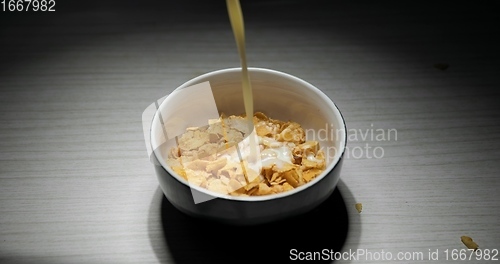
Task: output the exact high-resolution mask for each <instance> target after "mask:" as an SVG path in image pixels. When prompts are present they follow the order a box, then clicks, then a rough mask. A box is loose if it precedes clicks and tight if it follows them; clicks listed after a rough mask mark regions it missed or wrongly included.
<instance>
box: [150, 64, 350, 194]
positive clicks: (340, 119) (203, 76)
mask: <svg viewBox="0 0 500 264" xmlns="http://www.w3.org/2000/svg"><path fill="white" fill-rule="evenodd" d="M233 72H241V67H234V68H225V69H219V70H214V71H210V72H206V73H204V74H201V75H198V76H196V77H194V78H192V79H190V80H188V81H186V82H184V83H183V84H181V85H180V86H178V87H177V88H175V89H174V90H173V91H172V92H171V93H170V94H168V95H167V96H165V97H164V98H163V100H162V102H161V103H160V104H159V105H158V109H156V111H155V114H154V115H153V118H152V121H151V126H150V129H149V130H150V131H149V133H150V138H151V140H150V145H151V149H152V150H153V151H152V155H154V158H155V159H156V160H157V161H158V162H159V163H160V167H161V168H162V169H163V170H165V171H166V172H167V173H168V174H169V175H170V176H172V177H173V178H174V179H176V180H177V181H179V182H180V183H182V184H183V185H185V186H187V187H188V188H191V189H195V190H197V191H199V192H200V193H203V194H206V195H209V196H212V197H214V198H218V199H225V200H232V201H242V202H243V201H269V200H273V199H280V198H285V197H288V196H291V195H294V194H297V193H299V192H302V191H304V190H306V189H307V188H309V187H310V186H313V185H315V184H316V183H318V182H319V181H321V180H322V179H323V178H325V177H326V176H327V175H328V174H330V173H331V172H332V171H333V170H334V169H335V167H337V165H338V164H339V163H340V162H341V160H342V159H343V156H344V153H345V150H346V146H347V126H346V123H345V119H344V116H343V115H342V112H341V111H340V109H339V108H338V107H337V105H336V104H335V103H334V102H333V100H332V99H331V98H330V97H328V96H327V95H326V94H325V93H324V92H323V91H321V90H320V89H319V88H317V87H316V86H314V85H312V84H311V83H309V82H307V81H305V80H303V79H301V78H299V77H297V76H294V75H291V74H289V73H285V72H281V71H277V70H273V69H267V68H259V67H248V72H249V73H252V72H263V73H267V74H274V75H279V76H281V77H284V78H288V79H291V80H293V81H294V82H298V83H300V84H301V85H303V86H306V87H307V88H308V89H309V90H311V91H312V92H315V93H316V94H317V95H318V96H320V97H321V98H322V99H323V100H324V101H325V102H326V103H327V104H329V105H330V108H332V109H333V110H334V111H335V115H336V116H337V117H338V122H339V123H340V124H341V125H342V129H343V133H342V137H343V140H342V141H340V148H341V152H340V154H338V155H336V157H335V160H334V161H332V162H331V163H330V165H328V166H327V168H325V170H324V171H323V172H321V174H319V175H318V176H316V177H315V178H314V179H313V180H312V181H310V182H308V183H306V184H304V185H301V186H299V187H296V188H294V189H293V190H289V191H285V192H281V193H276V194H269V195H261V196H235V195H230V194H222V193H218V192H214V191H210V190H208V189H206V188H203V187H200V186H196V185H194V186H193V185H191V184H189V182H188V181H187V180H185V179H184V178H183V177H181V176H180V175H178V174H177V173H176V172H174V171H173V170H172V169H171V168H170V166H168V164H167V163H166V161H165V160H164V159H162V158H161V157H162V156H161V154H160V153H159V151H157V149H158V148H157V149H155V147H154V146H155V145H158V144H156V136H155V133H153V126H154V125H155V120H156V119H157V118H159V117H158V112H159V111H160V109H161V108H162V105H163V104H164V103H165V102H167V101H168V100H167V99H168V98H169V96H170V95H171V94H173V93H174V92H175V91H177V90H180V89H184V88H186V87H189V86H192V85H194V84H197V83H200V81H201V80H203V79H206V78H208V77H210V76H213V75H220V74H225V73H233ZM154 143H155V144H154ZM160 146H161V144H160ZM191 191H193V190H191Z"/></svg>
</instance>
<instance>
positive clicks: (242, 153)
mask: <svg viewBox="0 0 500 264" xmlns="http://www.w3.org/2000/svg"><path fill="white" fill-rule="evenodd" d="M253 125H254V128H255V133H254V134H252V133H251V132H252V131H249V130H250V126H249V125H248V123H247V119H246V118H245V117H244V116H234V115H232V116H228V117H226V116H224V115H221V117H220V118H219V119H211V120H208V126H204V127H189V128H187V129H186V132H185V133H184V134H182V135H181V136H179V137H178V138H177V143H178V146H176V147H173V148H172V149H170V151H169V156H168V160H167V162H168V164H169V165H170V167H171V168H172V169H173V170H174V171H175V172H176V173H177V174H179V175H180V176H182V177H183V178H184V179H186V180H187V181H188V182H189V183H190V184H193V185H196V186H200V187H203V188H206V189H208V190H211V191H214V192H218V193H223V194H231V195H241V196H251V195H269V194H275V193H281V192H286V191H290V190H293V189H295V188H297V187H299V186H301V185H303V184H306V183H308V182H310V181H312V180H313V179H314V178H316V177H317V176H318V175H320V174H321V173H322V172H323V171H324V170H325V167H326V161H325V155H324V153H323V151H322V150H321V149H320V146H319V142H317V141H306V137H305V131H304V129H303V128H302V127H301V126H300V124H298V123H296V122H291V121H289V122H284V121H281V120H275V119H272V118H269V117H267V116H266V115H265V114H263V113H261V112H257V113H255V114H254V116H253ZM252 136H254V137H253V139H255V141H258V142H255V143H258V149H255V148H254V149H252V148H251V146H252V144H251V143H248V139H250V141H251V140H252V138H251V137H252ZM257 150H258V151H259V152H258V154H259V155H257V156H258V157H259V158H253V159H259V160H258V161H255V160H253V159H252V158H251V157H256V156H252V155H251V153H254V152H252V151H257ZM249 153H250V154H249ZM254 154H255V153H254Z"/></svg>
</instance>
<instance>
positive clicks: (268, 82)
mask: <svg viewBox="0 0 500 264" xmlns="http://www.w3.org/2000/svg"><path fill="white" fill-rule="evenodd" d="M248 71H249V75H250V80H251V84H252V90H253V97H254V111H260V112H263V113H265V114H266V115H267V116H269V117H271V118H273V119H279V120H284V121H288V120H290V121H295V122H297V123H299V124H301V125H302V127H303V128H304V130H305V131H306V140H317V141H319V144H320V146H321V147H322V148H323V151H324V152H325V156H326V169H325V170H324V171H323V172H322V173H321V174H320V175H318V176H317V177H316V178H315V179H313V180H312V181H310V182H308V183H306V184H304V185H302V186H299V187H297V188H295V189H293V190H290V191H286V192H282V193H278V194H271V195H263V196H248V197H243V196H232V195H229V194H221V193H215V192H211V191H209V190H207V189H205V188H202V187H198V186H190V184H189V183H188V181H186V180H185V179H184V178H183V177H181V176H180V175H178V174H177V173H175V172H174V171H173V170H172V169H171V168H170V167H169V166H168V165H167V163H166V158H167V155H168V152H169V149H170V148H171V147H172V146H175V142H176V141H175V136H176V134H178V133H180V132H176V130H177V131H181V130H183V129H185V128H187V127H189V126H192V124H193V123H196V122H205V124H206V123H207V119H206V118H207V116H213V115H218V114H220V113H224V114H226V115H232V114H235V115H238V114H242V113H244V112H245V109H244V104H243V92H242V89H241V76H242V75H241V68H230V69H222V70H217V71H213V72H209V73H206V74H203V75H201V76H198V77H196V78H193V79H191V80H189V81H187V82H185V83H184V84H182V85H181V86H179V87H178V88H176V89H175V90H174V91H173V92H172V93H171V94H169V95H168V96H167V97H166V98H165V99H164V100H163V101H162V103H161V104H160V105H159V107H158V109H157V111H156V113H155V114H154V117H153V120H152V123H151V129H150V133H151V134H150V137H151V148H152V149H153V150H154V151H153V154H152V155H151V158H152V160H153V164H154V167H155V172H156V175H157V178H158V181H159V184H160V187H161V189H162V191H163V193H164V194H165V196H166V198H167V199H168V201H169V202H170V203H172V205H173V206H174V207H176V208H177V209H179V210H180V211H182V212H184V213H186V214H188V215H190V216H193V217H199V218H204V219H208V220H212V221H216V222H221V223H227V224H231V225H256V224H263V223H269V222H273V221H278V220H282V219H285V218H288V217H292V216H297V215H299V214H303V213H306V212H308V211H310V210H312V209H314V208H315V207H316V206H318V205H319V204H321V203H322V202H323V201H325V200H326V199H327V198H328V197H329V196H330V195H331V194H332V193H333V191H334V190H335V188H336V185H337V182H338V180H339V178H340V172H341V167H342V162H343V155H344V150H345V148H346V138H347V136H346V125H345V121H344V118H343V117H342V114H341V113H340V111H339V109H338V108H337V106H336V105H335V104H334V102H333V101H332V100H331V99H330V98H329V97H328V96H327V95H325V94H324V93H323V92H322V91H321V90H320V89H318V88H316V87H315V86H314V85H312V84H310V83H308V82H306V81H304V80H302V79H300V78H298V77H295V76H293V75H290V74H287V73H284V72H279V71H276V70H271V69H263V68H249V69H248ZM207 84H208V85H209V86H208V87H209V89H208V91H209V92H208V93H207V89H206V87H207V86H206V85H207ZM204 85H205V86H204ZM202 86H204V88H203V87H202ZM200 87H202V88H201V89H200ZM210 88H211V92H212V93H210ZM212 96H213V99H212ZM214 107H216V108H215V109H214ZM197 199H198V202H197ZM200 199H201V201H202V202H199V201H200Z"/></svg>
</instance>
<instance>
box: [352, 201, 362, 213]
mask: <svg viewBox="0 0 500 264" xmlns="http://www.w3.org/2000/svg"><path fill="white" fill-rule="evenodd" d="M354 207H356V210H358V213H361V211H362V210H363V204H362V203H356V204H355V205H354Z"/></svg>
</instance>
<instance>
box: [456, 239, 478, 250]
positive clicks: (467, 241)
mask: <svg viewBox="0 0 500 264" xmlns="http://www.w3.org/2000/svg"><path fill="white" fill-rule="evenodd" d="M460 240H462V243H464V245H465V246H466V247H467V248H468V249H473V250H474V251H475V250H477V249H478V248H479V246H478V245H477V244H476V242H474V241H473V240H472V238H471V237H468V236H461V237H460Z"/></svg>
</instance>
